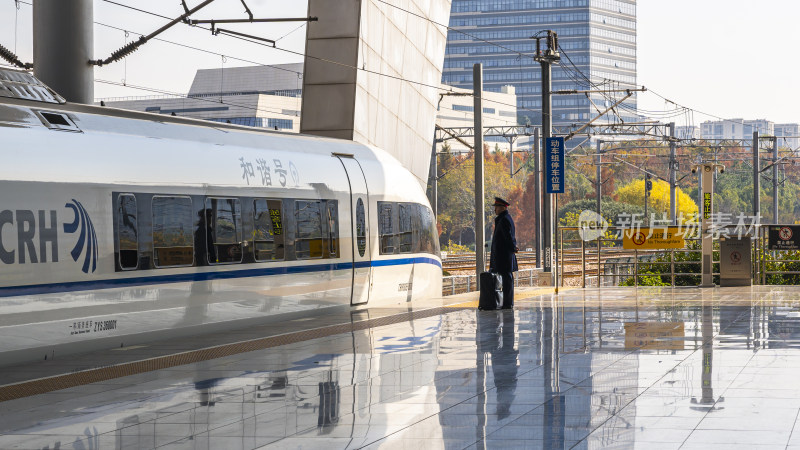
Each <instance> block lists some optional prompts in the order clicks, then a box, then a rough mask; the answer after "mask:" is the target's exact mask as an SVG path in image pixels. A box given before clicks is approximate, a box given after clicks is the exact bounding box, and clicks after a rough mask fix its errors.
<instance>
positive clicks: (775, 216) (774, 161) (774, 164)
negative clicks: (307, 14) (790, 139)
mask: <svg viewBox="0 0 800 450" xmlns="http://www.w3.org/2000/svg"><path fill="white" fill-rule="evenodd" d="M779 218H780V214H778V138H777V137H776V136H773V137H772V223H774V224H775V225H777V224H778V219H779Z"/></svg>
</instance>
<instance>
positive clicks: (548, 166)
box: [544, 137, 565, 293]
mask: <svg viewBox="0 0 800 450" xmlns="http://www.w3.org/2000/svg"><path fill="white" fill-rule="evenodd" d="M564 172H565V167H564V138H563V137H549V138H547V139H545V142H544V178H545V192H546V193H547V194H563V193H564ZM555 203H556V202H555V201H550V202H549V204H550V207H551V208H552V210H551V211H550V236H545V237H544V238H545V239H546V241H545V242H546V244H545V258H546V259H547V260H548V261H550V268H551V270H553V274H554V276H553V285H554V286H555V288H556V293H558V254H557V252H556V245H555V244H556V243H555V234H556V227H555V217H556V211H555ZM545 270H546V266H545Z"/></svg>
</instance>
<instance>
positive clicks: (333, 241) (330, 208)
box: [325, 200, 339, 258]
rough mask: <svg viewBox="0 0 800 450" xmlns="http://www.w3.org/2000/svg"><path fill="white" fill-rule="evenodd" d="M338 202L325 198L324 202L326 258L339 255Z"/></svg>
mask: <svg viewBox="0 0 800 450" xmlns="http://www.w3.org/2000/svg"><path fill="white" fill-rule="evenodd" d="M338 206H339V205H338V202H337V201H336V200H327V201H326V202H325V209H326V211H327V213H326V219H327V220H328V255H327V256H328V258H338V257H339V213H338V210H337V208H338Z"/></svg>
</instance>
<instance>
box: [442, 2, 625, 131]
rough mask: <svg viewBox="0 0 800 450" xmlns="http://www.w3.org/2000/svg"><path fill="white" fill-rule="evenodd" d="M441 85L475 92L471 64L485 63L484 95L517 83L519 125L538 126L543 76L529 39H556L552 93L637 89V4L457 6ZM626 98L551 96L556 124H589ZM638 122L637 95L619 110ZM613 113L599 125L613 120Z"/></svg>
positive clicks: (525, 3) (469, 4)
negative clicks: (558, 50)
mask: <svg viewBox="0 0 800 450" xmlns="http://www.w3.org/2000/svg"><path fill="white" fill-rule="evenodd" d="M450 28H451V29H450V30H449V31H448V35H447V48H446V50H445V60H444V72H443V74H442V82H443V83H444V84H447V85H451V86H458V87H461V88H467V89H471V88H472V66H473V65H474V64H476V63H483V65H484V68H483V74H484V75H483V78H484V90H486V91H499V90H500V87H501V86H503V85H513V86H514V87H515V88H516V93H517V120H518V122H519V123H520V124H526V123H531V124H534V125H536V124H540V123H541V71H540V65H539V63H538V62H536V61H534V60H533V55H534V53H535V51H536V41H535V40H534V39H531V37H532V36H534V35H536V34H537V33H539V34H540V35H542V36H544V35H546V33H545V31H546V30H553V31H555V32H556V33H558V42H559V47H560V48H561V63H560V64H558V65H554V66H553V70H552V83H553V84H552V86H553V90H570V89H577V90H587V89H589V88H590V87H592V86H591V85H590V83H589V81H588V80H586V79H585V78H584V77H582V75H581V74H583V76H585V77H587V78H589V79H590V80H591V83H592V84H593V85H594V89H598V88H599V87H600V86H603V87H606V88H615V89H625V88H632V87H635V86H636V1H635V0H453V3H452V8H451V14H450ZM545 47H546V43H545V40H544V39H543V40H542V49H544V48H545ZM623 95H624V94H620V93H617V94H607V95H605V96H604V95H602V94H591V95H590V96H589V97H588V98H587V96H586V95H585V94H572V95H554V96H553V124H554V125H568V124H573V123H584V122H586V121H587V120H589V119H592V118H594V117H596V116H597V114H598V111H603V110H605V109H606V107H608V106H611V104H612V101H613V98H614V97H616V98H622V96H623ZM616 111H617V113H618V114H619V116H621V117H622V118H623V120H624V121H625V122H631V121H636V120H637V119H638V116H637V114H636V95H635V94H634V96H632V97H631V98H629V99H628V100H626V101H625V102H624V103H623V105H621V107H619V108H617V109H616ZM615 120H617V121H618V120H619V119H616V117H615V115H614V114H608V115H606V116H604V118H601V119H600V121H601V122H603V121H607V122H613V121H615Z"/></svg>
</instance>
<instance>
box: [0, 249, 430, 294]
mask: <svg viewBox="0 0 800 450" xmlns="http://www.w3.org/2000/svg"><path fill="white" fill-rule="evenodd" d="M414 263H417V264H433V265H435V266H438V267H442V263H441V262H439V261H438V260H436V259H433V258H425V257H419V258H402V259H381V260H374V261H357V262H356V263H355V264H354V263H331V264H313V265H307V266H282V267H264V268H259V269H243V270H228V271H224V272H192V273H180V274H173V275H156V276H149V277H132V278H112V279H108V280H97V281H71V282H66V283H50V284H34V285H29V286H7V287H0V297H13V296H17V295H35V294H53V293H58V292H74V291H89V290H96V289H112V288H121V287H134V286H145V285H151V284H165V283H183V282H189V281H210V280H227V279H231V278H252V277H266V276H272V275H291V274H296V273H309V272H329V271H332V270H348V269H352V268H353V266H355V267H356V268H359V269H360V268H365V267H370V266H371V267H385V266H403V265H408V264H414Z"/></svg>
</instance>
